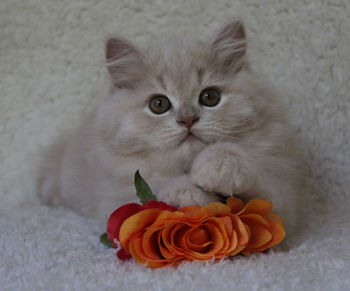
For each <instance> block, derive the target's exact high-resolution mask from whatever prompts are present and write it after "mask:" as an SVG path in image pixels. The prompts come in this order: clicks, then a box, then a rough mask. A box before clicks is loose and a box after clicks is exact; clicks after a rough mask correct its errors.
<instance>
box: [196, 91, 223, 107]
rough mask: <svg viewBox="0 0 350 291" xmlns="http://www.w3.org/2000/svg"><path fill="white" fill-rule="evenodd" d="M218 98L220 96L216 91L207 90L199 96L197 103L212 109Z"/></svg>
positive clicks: (218, 100)
mask: <svg viewBox="0 0 350 291" xmlns="http://www.w3.org/2000/svg"><path fill="white" fill-rule="evenodd" d="M220 98H221V94H220V92H219V90H218V89H215V88H207V89H204V90H203V91H202V92H201V93H200V94H199V103H200V104H202V105H204V106H208V107H214V106H216V105H218V103H219V102H220Z"/></svg>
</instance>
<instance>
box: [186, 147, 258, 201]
mask: <svg viewBox="0 0 350 291" xmlns="http://www.w3.org/2000/svg"><path fill="white" fill-rule="evenodd" d="M190 177H191V181H192V182H193V183H194V184H195V185H197V186H198V187H200V188H201V189H203V190H204V191H208V192H214V193H221V194H225V195H233V194H239V193H244V192H246V191H247V190H249V189H250V188H251V187H252V184H253V183H254V176H253V175H250V174H249V170H248V168H247V166H246V163H245V161H244V159H243V157H242V156H240V155H239V154H235V153H233V152H231V151H228V150H227V149H226V148H225V147H220V146H215V145H214V146H212V147H209V148H207V149H205V150H204V151H203V152H201V153H200V154H199V155H198V157H197V158H196V160H195V161H194V163H193V165H192V169H191V173H190Z"/></svg>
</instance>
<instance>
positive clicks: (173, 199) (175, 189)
mask: <svg viewBox="0 0 350 291" xmlns="http://www.w3.org/2000/svg"><path fill="white" fill-rule="evenodd" d="M154 192H155V194H156V196H157V198H158V200H160V201H164V202H167V203H168V204H170V205H173V206H179V207H183V206H188V205H200V206H203V205H206V204H208V203H211V202H214V201H217V200H218V197H217V196H216V195H215V194H213V193H210V192H206V191H203V190H202V189H200V188H199V187H197V186H195V185H194V184H193V183H192V182H191V181H190V177H189V176H188V175H183V176H179V177H175V178H171V179H167V180H164V182H162V183H159V184H158V185H157V186H156V187H155V191H154Z"/></svg>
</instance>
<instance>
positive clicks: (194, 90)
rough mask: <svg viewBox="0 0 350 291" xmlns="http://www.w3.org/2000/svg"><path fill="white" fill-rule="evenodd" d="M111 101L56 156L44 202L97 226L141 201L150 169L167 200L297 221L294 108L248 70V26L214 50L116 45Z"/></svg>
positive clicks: (229, 29)
mask: <svg viewBox="0 0 350 291" xmlns="http://www.w3.org/2000/svg"><path fill="white" fill-rule="evenodd" d="M106 58H107V65H108V70H109V73H110V76H111V80H112V89H111V93H110V94H109V95H108V96H104V97H103V98H101V99H100V100H99V103H98V105H97V106H96V108H95V109H94V110H92V111H91V112H90V113H89V115H88V116H87V117H86V118H85V119H84V120H83V122H82V123H81V125H80V127H79V128H78V129H76V130H75V131H74V132H72V133H71V135H70V136H67V137H65V138H63V139H62V140H61V141H60V142H58V143H57V144H56V145H55V146H54V147H53V148H52V149H51V150H50V154H49V156H48V160H46V161H45V168H43V169H42V172H41V175H40V180H39V186H40V189H39V193H40V196H41V198H42V200H43V201H44V202H46V203H47V204H51V205H59V204H66V205H68V206H70V207H71V208H73V209H74V210H75V211H77V212H79V213H81V214H83V215H86V216H90V217H99V218H101V217H102V218H103V217H106V216H107V215H108V214H110V213H111V211H112V210H114V209H115V208H116V207H117V206H118V205H121V204H124V203H127V202H131V201H134V200H135V201H137V199H136V197H135V190H134V186H133V175H134V173H135V171H136V170H137V169H140V172H141V174H142V176H143V177H144V178H145V179H146V180H147V182H148V183H149V184H150V186H151V188H152V189H153V190H154V192H155V193H156V195H157V197H158V199H159V200H163V201H165V202H168V203H170V204H172V205H179V206H183V205H189V204H199V205H204V204H207V203H209V202H211V201H216V200H218V197H217V196H216V195H215V194H216V193H220V194H221V195H224V196H229V195H234V194H239V195H240V196H241V197H243V198H244V197H246V198H254V197H260V198H263V199H268V200H271V201H273V203H274V205H275V208H276V209H277V211H278V212H279V213H280V214H281V215H282V217H284V219H286V220H287V222H289V223H290V224H292V223H293V221H294V220H295V214H294V213H295V200H296V193H297V192H298V191H299V187H300V186H301V182H300V176H301V175H300V173H301V172H300V162H299V160H298V155H297V152H298V151H297V149H296V147H295V145H294V144H295V143H294V141H293V134H292V133H291V130H290V127H289V125H288V121H287V119H286V114H285V111H284V108H283V106H282V104H281V100H280V99H279V96H277V95H276V93H275V92H274V91H273V90H271V89H270V88H269V86H268V85H267V83H266V82H264V81H262V80H260V79H259V77H258V75H257V74H255V73H254V72H253V71H252V69H251V67H250V65H249V63H248V60H247V55H246V38H245V31H244V27H243V24H242V23H241V22H239V21H233V20H232V21H230V22H228V23H227V24H225V25H224V26H223V27H222V28H221V30H219V31H218V33H216V34H215V35H214V37H213V38H212V39H210V40H206V41H203V40H201V41H196V42H194V41H192V40H188V39H185V38H175V39H172V40H166V41H159V42H158V43H151V44H150V46H149V47H148V48H146V49H143V50H141V49H138V48H136V47H135V46H133V45H132V44H131V43H129V42H128V41H125V40H123V39H120V38H115V39H110V40H109V41H108V42H107V45H106Z"/></svg>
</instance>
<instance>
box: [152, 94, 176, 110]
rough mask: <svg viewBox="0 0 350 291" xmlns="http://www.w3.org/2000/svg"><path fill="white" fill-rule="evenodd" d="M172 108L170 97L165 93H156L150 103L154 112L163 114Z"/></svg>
mask: <svg viewBox="0 0 350 291" xmlns="http://www.w3.org/2000/svg"><path fill="white" fill-rule="evenodd" d="M170 108H171V102H170V100H169V99H168V97H166V96H164V95H156V96H154V97H153V98H152V99H151V101H150V103H149V109H151V111H152V112H153V113H154V114H162V113H165V112H167V111H168V110H169V109H170Z"/></svg>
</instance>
